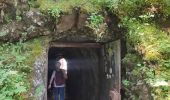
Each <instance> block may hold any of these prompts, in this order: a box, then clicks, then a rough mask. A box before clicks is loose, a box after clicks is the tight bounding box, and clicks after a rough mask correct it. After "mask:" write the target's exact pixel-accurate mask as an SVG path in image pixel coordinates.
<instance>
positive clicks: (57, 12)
mask: <svg viewBox="0 0 170 100" xmlns="http://www.w3.org/2000/svg"><path fill="white" fill-rule="evenodd" d="M60 13H61V9H60V8H58V7H53V8H49V9H48V14H49V15H50V16H52V17H54V18H57V17H60Z"/></svg>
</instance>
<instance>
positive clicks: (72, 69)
mask: <svg viewBox="0 0 170 100" xmlns="http://www.w3.org/2000/svg"><path fill="white" fill-rule="evenodd" d="M61 52H62V53H63V54H64V57H65V58H66V60H67V63H68V70H67V75H68V79H67V81H66V89H65V94H66V95H65V98H66V99H65V100H99V95H100V93H99V91H100V90H99V89H100V88H101V87H100V83H101V82H100V80H101V79H100V75H101V74H102V68H101V64H100V61H101V59H100V54H101V50H100V48H70V47H67V48H66V47H65V48H57V47H52V48H50V49H49V53H48V83H49V80H50V77H51V74H52V71H53V68H54V61H55V58H56V57H57V55H56V54H58V53H61ZM48 100H53V96H52V89H49V90H48Z"/></svg>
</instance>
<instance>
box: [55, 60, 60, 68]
mask: <svg viewBox="0 0 170 100" xmlns="http://www.w3.org/2000/svg"><path fill="white" fill-rule="evenodd" d="M60 66H61V64H60V62H58V61H56V63H55V69H56V70H58V69H60Z"/></svg>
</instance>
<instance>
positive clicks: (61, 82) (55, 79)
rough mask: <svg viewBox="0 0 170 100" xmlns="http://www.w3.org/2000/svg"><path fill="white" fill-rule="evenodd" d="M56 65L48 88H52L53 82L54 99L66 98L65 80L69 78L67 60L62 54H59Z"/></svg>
mask: <svg viewBox="0 0 170 100" xmlns="http://www.w3.org/2000/svg"><path fill="white" fill-rule="evenodd" d="M55 67H56V68H55V70H54V71H53V73H52V76H51V79H50V83H49V86H48V88H49V89H50V88H51V85H52V83H53V87H54V89H53V94H54V100H64V99H65V80H66V79H67V61H66V59H65V58H63V57H62V55H59V60H58V61H56V63H55Z"/></svg>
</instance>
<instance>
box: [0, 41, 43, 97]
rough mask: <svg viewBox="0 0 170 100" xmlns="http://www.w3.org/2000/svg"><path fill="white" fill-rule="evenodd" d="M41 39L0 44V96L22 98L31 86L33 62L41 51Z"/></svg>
mask: <svg viewBox="0 0 170 100" xmlns="http://www.w3.org/2000/svg"><path fill="white" fill-rule="evenodd" d="M41 43H42V41H41V39H34V40H31V41H27V42H25V43H24V42H16V43H4V44H1V45H0V55H1V56H0V74H1V76H0V97H1V99H3V100H7V99H8V100H23V99H24V98H25V97H28V95H27V94H26V93H27V92H28V91H29V89H30V86H31V84H32V83H31V82H30V81H31V80H32V79H31V78H32V77H30V75H31V74H32V70H33V64H34V61H35V59H36V57H37V56H39V55H40V53H41V50H42V48H41Z"/></svg>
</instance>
